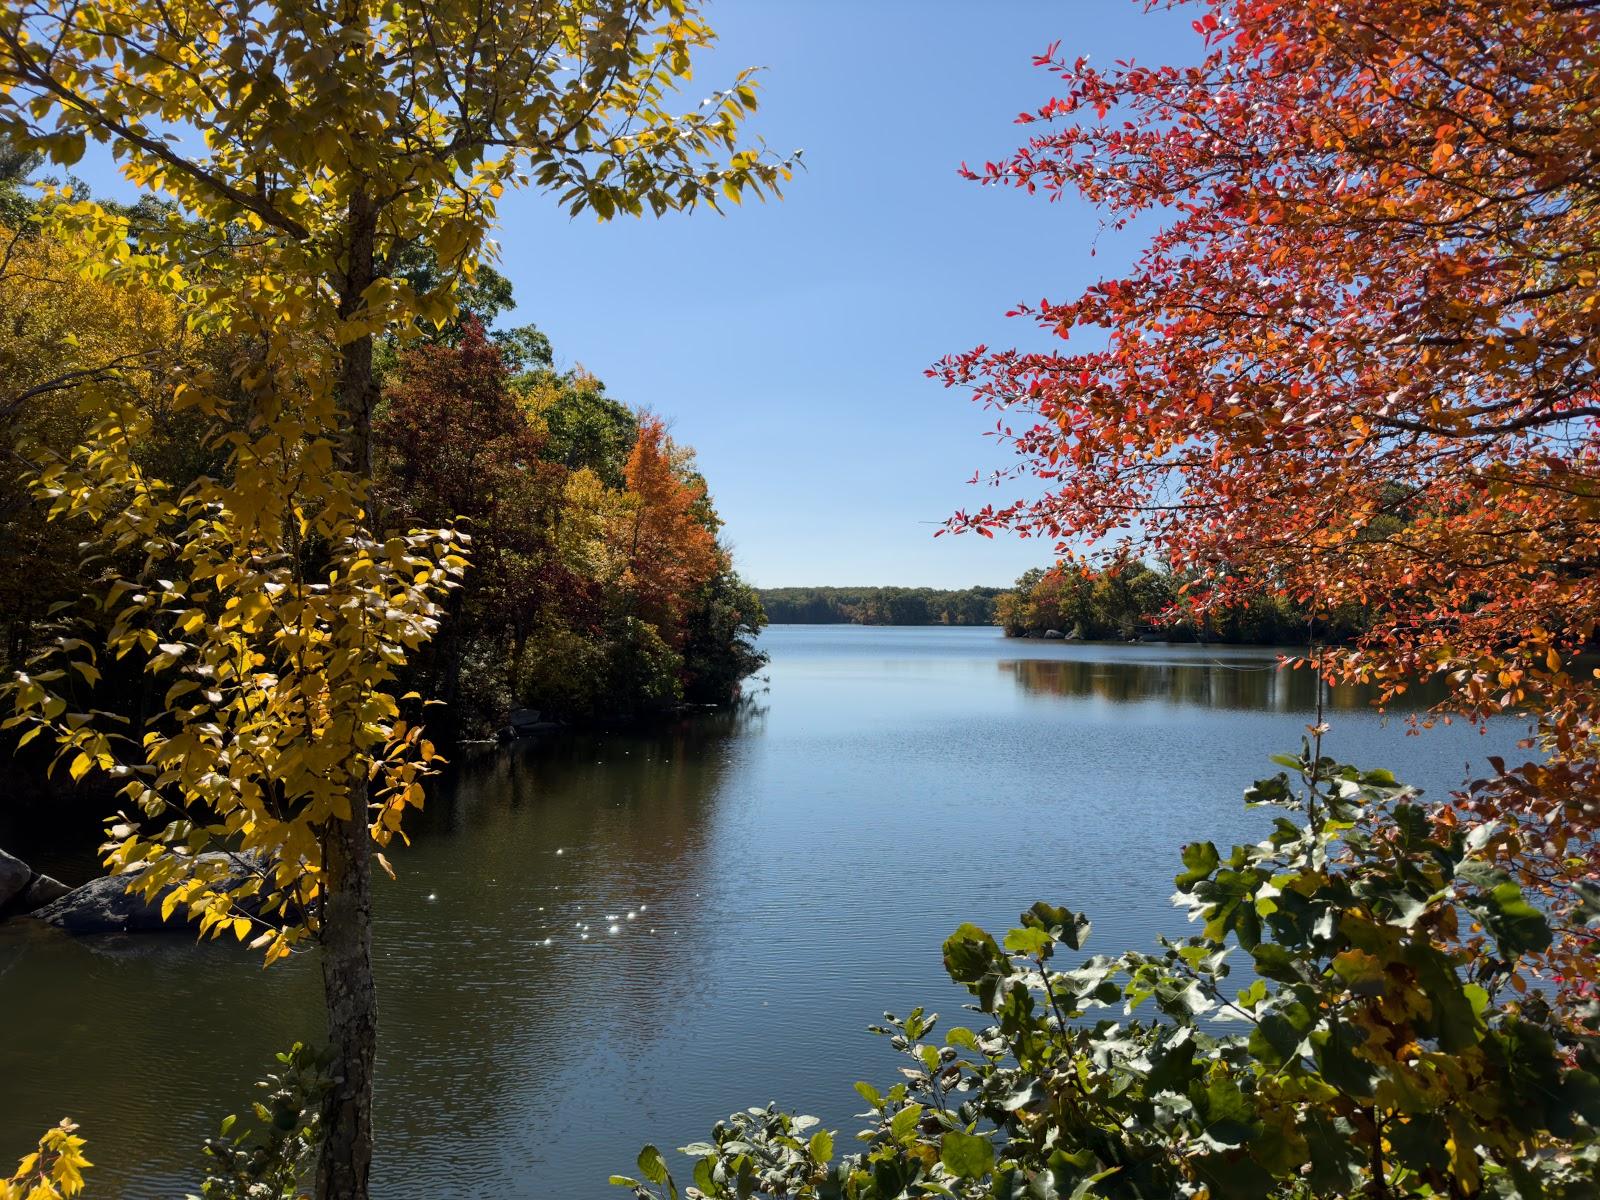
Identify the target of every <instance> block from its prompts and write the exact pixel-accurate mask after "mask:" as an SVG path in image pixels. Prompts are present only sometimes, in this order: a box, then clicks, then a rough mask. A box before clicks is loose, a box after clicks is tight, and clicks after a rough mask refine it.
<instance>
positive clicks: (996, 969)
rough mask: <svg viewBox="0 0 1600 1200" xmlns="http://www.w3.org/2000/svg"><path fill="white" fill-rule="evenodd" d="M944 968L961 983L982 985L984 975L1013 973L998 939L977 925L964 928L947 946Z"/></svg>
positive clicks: (951, 936)
mask: <svg viewBox="0 0 1600 1200" xmlns="http://www.w3.org/2000/svg"><path fill="white" fill-rule="evenodd" d="M944 969H945V970H946V971H947V972H948V973H949V975H950V978H951V979H953V980H954V981H955V982H957V983H965V984H968V985H971V984H975V983H978V982H980V981H981V980H982V979H983V978H984V976H986V975H989V974H992V973H999V974H1006V973H1008V972H1009V971H1010V964H1009V963H1008V962H1007V961H1006V958H1005V955H1003V954H1001V953H1000V947H999V945H998V944H997V943H996V942H995V940H994V938H992V937H990V936H989V934H987V933H986V932H984V931H983V930H982V929H979V928H978V927H977V926H976V925H971V924H967V925H962V926H961V927H960V928H959V929H957V930H956V931H955V932H954V933H952V934H951V935H950V936H949V938H947V939H946V940H945V943H944Z"/></svg>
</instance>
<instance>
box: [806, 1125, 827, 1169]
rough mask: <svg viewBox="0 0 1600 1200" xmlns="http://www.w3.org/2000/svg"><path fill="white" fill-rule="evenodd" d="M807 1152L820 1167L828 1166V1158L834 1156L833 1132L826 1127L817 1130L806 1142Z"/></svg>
mask: <svg viewBox="0 0 1600 1200" xmlns="http://www.w3.org/2000/svg"><path fill="white" fill-rule="evenodd" d="M806 1153H807V1154H809V1155H810V1156H811V1161H812V1162H814V1163H816V1164H817V1165H818V1166H819V1167H821V1166H826V1165H827V1163H828V1160H829V1159H831V1158H832V1157H833V1134H831V1133H829V1132H828V1131H827V1130H826V1129H819V1130H817V1132H815V1133H813V1134H812V1135H811V1140H810V1141H809V1142H807V1143H806Z"/></svg>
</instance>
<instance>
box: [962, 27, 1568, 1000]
mask: <svg viewBox="0 0 1600 1200" xmlns="http://www.w3.org/2000/svg"><path fill="white" fill-rule="evenodd" d="M1185 6H1187V7H1188V8H1190V9H1191V10H1192V11H1193V13H1194V16H1195V20H1194V27H1195V30H1196V33H1197V34H1198V35H1199V36H1200V38H1201V39H1203V50H1202V52H1201V55H1200V58H1201V61H1199V62H1198V63H1197V64H1196V65H1193V66H1189V67H1160V68H1151V67H1144V66H1138V65H1134V64H1132V63H1119V64H1117V65H1115V66H1114V67H1112V68H1110V69H1104V70H1102V69H1100V68H1097V67H1094V66H1091V65H1090V64H1089V63H1088V62H1087V61H1086V60H1084V59H1082V58H1078V59H1075V60H1074V59H1072V58H1070V57H1068V56H1065V55H1063V54H1061V53H1060V51H1059V47H1051V48H1050V50H1048V51H1047V52H1046V53H1045V54H1043V55H1041V56H1040V57H1039V58H1038V59H1037V65H1039V66H1041V67H1043V68H1046V69H1047V70H1049V71H1050V72H1052V73H1053V74H1054V75H1055V76H1056V77H1057V79H1058V80H1059V83H1058V85H1057V86H1056V88H1055V89H1054V90H1055V95H1054V96H1053V97H1051V98H1050V99H1048V100H1047V101H1046V102H1045V103H1043V104H1042V105H1041V106H1040V107H1039V108H1037V109H1036V110H1034V111H1030V112H1025V113H1023V114H1021V115H1020V116H1019V118H1018V120H1019V122H1021V123H1022V124H1024V125H1026V126H1028V127H1029V131H1030V134H1031V136H1030V137H1029V140H1028V142H1027V144H1026V145H1024V146H1023V147H1021V148H1020V149H1019V150H1017V151H1016V152H1015V153H1014V154H1012V155H1011V156H1010V157H1008V158H1005V159H1003V160H1001V161H997V162H991V163H987V164H985V166H984V167H983V168H982V169H981V170H973V169H968V170H966V174H967V175H968V176H969V177H971V178H975V179H977V180H979V181H981V182H983V183H985V184H991V185H996V186H1012V187H1017V188H1021V189H1025V190H1026V191H1028V192H1029V193H1036V192H1039V193H1043V194H1044V195H1045V196H1047V197H1048V198H1050V199H1052V200H1054V199H1059V198H1061V197H1063V196H1070V195H1073V194H1076V195H1077V196H1079V197H1082V198H1084V199H1086V200H1088V201H1090V202H1092V203H1094V204H1096V205H1098V206H1099V207H1100V208H1101V209H1102V210H1103V212H1104V213H1105V214H1106V221H1107V223H1108V224H1109V225H1110V226H1112V227H1114V228H1121V227H1123V226H1124V225H1126V224H1127V223H1128V222H1130V221H1131V220H1132V219H1133V218H1135V217H1138V216H1139V215H1140V214H1146V213H1151V214H1155V216H1156V219H1157V220H1160V221H1161V225H1160V227H1159V229H1158V230H1157V232H1155V233H1154V235H1153V236H1152V237H1151V239H1150V240H1149V242H1148V244H1147V246H1146V247H1145V249H1144V250H1143V251H1142V253H1141V255H1140V256H1139V257H1138V258H1137V260H1136V261H1135V263H1134V265H1133V266H1132V267H1131V268H1130V269H1129V270H1128V271H1127V273H1126V274H1124V275H1123V276H1121V277H1120V278H1107V279H1103V280H1102V281H1101V282H1098V283H1096V284H1095V285H1094V286H1092V287H1089V288H1088V289H1086V290H1085V291H1083V292H1082V294H1081V295H1078V296H1077V297H1076V298H1073V299H1070V300H1066V301H1064V302H1059V303H1056V302H1049V301H1045V302H1041V303H1040V304H1038V305H1036V306H1035V305H1027V306H1023V307H1021V308H1019V309H1018V310H1017V314H1018V315H1022V316H1024V317H1027V318H1031V319H1032V320H1034V321H1035V322H1037V324H1038V325H1039V326H1040V327H1041V328H1042V329H1043V330H1044V331H1045V332H1046V333H1047V334H1049V335H1051V336H1052V337H1053V338H1054V339H1057V341H1058V342H1070V343H1071V345H1070V347H1069V346H1063V345H1059V344H1058V345H1056V346H1055V348H1053V349H1050V350H1047V351H1043V352H1024V351H1019V350H1001V351H995V350H991V349H989V348H987V347H978V348H977V349H975V350H973V351H971V352H969V353H965V354H960V355H957V356H953V357H951V358H948V359H946V360H944V361H943V362H942V363H940V364H938V365H937V366H936V367H935V368H934V370H933V372H932V373H933V374H935V375H936V376H938V377H941V378H942V379H943V380H944V381H945V382H946V383H948V384H950V385H955V386H963V387H967V388H971V389H973V390H974V391H975V393H976V394H977V396H978V397H980V398H981V399H982V400H983V401H984V402H986V403H987V404H989V405H992V406H994V407H995V408H996V409H998V410H1000V415H999V418H998V421H997V431H998V433H999V434H1000V436H1001V437H1002V438H1004V439H1006V440H1008V441H1009V443H1010V444H1011V445H1012V446H1013V447H1014V449H1015V451H1016V454H1017V456H1018V458H1017V461H1016V462H1015V463H1014V464H1013V466H1012V468H1011V469H1010V470H1008V471H1006V472H1002V473H1001V474H1002V478H1004V477H1006V476H1011V477H1019V476H1026V475H1032V476H1033V477H1035V478H1036V479H1037V480H1041V481H1043V485H1044V486H1043V487H1035V488H1032V489H1029V494H1027V495H1025V496H1022V497H1021V498H1018V499H1014V500H1012V501H1010V502H1007V503H1001V504H995V505H989V506H986V507H984V508H982V509H981V510H978V511H973V512H961V513H958V514H957V515H956V516H955V517H954V518H953V520H952V521H951V527H952V528H954V529H957V530H962V529H968V530H976V531H978V532H981V533H992V532H993V531H994V530H995V529H997V528H1009V529H1012V530H1016V531H1020V532H1025V533H1027V534H1030V535H1033V536H1042V537H1046V538H1050V539H1053V540H1054V541H1055V542H1056V543H1057V544H1058V546H1059V548H1060V551H1061V553H1063V554H1064V555H1067V556H1068V557H1073V556H1074V550H1075V547H1083V546H1090V547H1092V548H1093V549H1092V551H1090V552H1088V553H1093V554H1097V555H1099V554H1104V555H1110V556H1115V555H1124V556H1127V555H1141V554H1142V555H1150V556H1153V557H1157V558H1160V559H1163V560H1166V561H1168V562H1171V563H1172V564H1174V565H1175V566H1177V567H1179V568H1181V569H1184V570H1187V571H1191V572H1194V573H1195V575H1196V576H1197V577H1198V578H1199V579H1200V580H1201V581H1202V582H1201V583H1200V585H1199V589H1200V592H1201V595H1202V599H1203V600H1208V601H1221V600H1226V599H1227V598H1229V597H1230V595H1234V596H1236V595H1238V594H1240V592H1241V591H1242V590H1243V589H1247V588H1250V587H1255V586H1260V585H1261V584H1263V583H1266V584H1268V585H1269V586H1271V587H1272V588H1273V589H1275V590H1276V591H1278V592H1279V593H1280V594H1282V595H1284V596H1286V597H1289V598H1291V599H1293V600H1295V601H1296V602H1299V603H1303V604H1306V605H1308V606H1311V607H1312V608H1313V609H1319V608H1320V609H1323V610H1326V609H1328V608H1331V607H1333V606H1337V605H1341V604H1347V603H1352V602H1353V603H1359V604H1364V605H1372V606H1376V607H1378V608H1379V609H1381V610H1382V612H1383V613H1384V614H1385V615H1384V619H1382V620H1380V621H1379V622H1377V624H1376V627H1375V628H1374V629H1373V631H1372V632H1371V633H1370V634H1368V635H1366V636H1364V637H1362V638H1361V639H1359V640H1358V641H1357V642H1355V643H1354V644H1353V645H1350V646H1346V647H1340V648H1336V649H1330V650H1326V651H1323V652H1322V653H1321V654H1320V655H1319V659H1320V662H1319V665H1320V667H1321V668H1322V669H1323V670H1324V671H1326V672H1327V673H1329V674H1330V675H1331V676H1334V677H1338V678H1344V679H1359V680H1366V681H1375V682H1377V683H1379V684H1381V685H1382V687H1383V692H1384V695H1385V696H1386V697H1392V696H1393V695H1395V694H1397V693H1398V692H1400V691H1402V690H1403V689H1404V688H1405V687H1406V686H1407V683H1408V681H1412V680H1415V679H1417V678H1419V677H1426V676H1438V677H1442V678H1444V679H1446V680H1447V681H1448V682H1449V683H1450V685H1451V688H1452V696H1453V700H1452V701H1451V704H1452V706H1453V707H1454V708H1455V709H1456V710H1458V711H1462V712H1465V713H1467V714H1469V715H1471V716H1473V717H1484V716H1487V715H1489V714H1492V713H1495V712H1500V711H1504V710H1511V709H1527V710H1530V711H1532V712H1534V713H1536V714H1537V717H1538V720H1539V734H1540V745H1541V749H1542V750H1543V751H1544V753H1543V754H1542V755H1541V756H1540V759H1541V760H1540V762H1539V763H1538V764H1529V765H1527V766H1524V767H1522V768H1520V769H1506V768H1503V767H1501V766H1500V765H1499V764H1496V772H1497V773H1496V776H1495V777H1494V778H1492V779H1490V780H1488V781H1486V782H1484V783H1481V784H1478V785H1474V788H1473V790H1472V792H1471V794H1470V795H1469V796H1467V797H1464V798H1462V801H1461V804H1460V805H1459V806H1458V807H1457V809H1456V810H1455V813H1453V814H1452V813H1447V814H1445V816H1444V819H1445V820H1451V819H1456V817H1457V816H1459V813H1460V810H1461V809H1463V808H1465V809H1469V810H1475V812H1476V814H1477V815H1480V816H1486V815H1490V814H1493V815H1496V816H1498V817H1500V818H1502V820H1503V822H1504V825H1503V828H1504V830H1505V833H1504V835H1503V843H1502V844H1503V848H1504V849H1505V852H1506V853H1507V855H1508V861H1509V862H1510V863H1511V864H1512V865H1514V866H1515V867H1516V868H1517V869H1518V870H1520V872H1521V873H1522V876H1523V879H1524V881H1525V882H1533V883H1537V884H1540V885H1541V886H1545V887H1547V888H1549V889H1550V891H1551V893H1552V895H1555V896H1558V897H1562V898H1564V899H1565V900H1566V901H1568V902H1570V905H1571V907H1570V908H1569V909H1568V910H1567V911H1569V912H1572V913H1574V914H1575V919H1574V920H1572V921H1571V923H1570V925H1569V934H1570V935H1571V936H1570V937H1569V938H1568V939H1567V940H1566V942H1565V943H1564V946H1565V949H1566V950H1567V951H1568V952H1570V951H1572V950H1573V949H1579V950H1581V949H1582V948H1583V946H1584V943H1585V940H1586V937H1587V934H1586V933H1585V932H1584V929H1583V925H1584V924H1585V921H1584V920H1583V917H1584V915H1586V914H1587V913H1588V912H1589V911H1592V909H1593V905H1592V903H1589V901H1591V900H1592V898H1593V896H1594V894H1595V893H1594V890H1593V887H1592V884H1591V883H1590V882H1588V881H1590V880H1592V879H1593V878H1594V869H1595V866H1596V863H1597V861H1600V860H1597V858H1596V856H1595V854H1594V849H1593V841H1592V833H1593V830H1594V827H1595V824H1596V822H1595V814H1596V811H1597V809H1596V804H1597V800H1600V770H1597V764H1596V755H1595V753H1594V745H1595V744H1594V738H1595V729H1596V719H1597V717H1600V693H1597V689H1596V682H1595V679H1594V677H1593V674H1592V673H1591V672H1590V671H1588V670H1587V669H1579V668H1577V667H1576V666H1575V665H1574V661H1573V660H1574V655H1575V653H1576V652H1577V651H1579V650H1580V649H1581V648H1583V647H1585V646H1587V645H1589V644H1590V643H1591V642H1592V640H1593V637H1594V633H1595V629H1596V623H1597V621H1600V570H1597V565H1600V564H1597V555H1600V463H1597V461H1596V460H1597V455H1600V438H1597V432H1600V430H1597V426H1596V419H1597V418H1600V387H1597V381H1600V3H1597V2H1596V0H1448V2H1446V0H1422V2H1420V3H1419V2H1418V0H1349V2H1348V3H1344V4H1341V5H1338V6H1330V5H1328V4H1326V3H1323V2H1322V0H1193V2H1190V3H1188V4H1187V5H1185V3H1184V2H1183V0H1180V2H1179V3H1178V4H1177V5H1176V7H1180V8H1182V7H1185ZM1576 957H1577V959H1578V960H1579V961H1583V962H1586V961H1587V955H1585V954H1581V953H1580V954H1579V955H1577V956H1576ZM1589 969H1592V968H1589Z"/></svg>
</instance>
